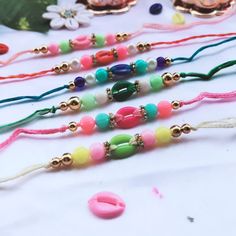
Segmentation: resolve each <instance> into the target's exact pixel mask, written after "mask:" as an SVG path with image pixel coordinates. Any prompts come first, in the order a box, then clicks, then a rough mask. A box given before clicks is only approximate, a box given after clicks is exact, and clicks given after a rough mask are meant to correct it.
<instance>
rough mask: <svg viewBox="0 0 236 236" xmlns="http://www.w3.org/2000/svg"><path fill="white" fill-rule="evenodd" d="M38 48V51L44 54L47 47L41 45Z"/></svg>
mask: <svg viewBox="0 0 236 236" xmlns="http://www.w3.org/2000/svg"><path fill="white" fill-rule="evenodd" d="M39 50H40V52H42V53H44V54H46V53H47V52H48V47H47V46H42V47H41V48H40V49H39Z"/></svg>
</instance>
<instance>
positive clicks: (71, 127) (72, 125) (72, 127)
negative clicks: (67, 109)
mask: <svg viewBox="0 0 236 236" xmlns="http://www.w3.org/2000/svg"><path fill="white" fill-rule="evenodd" d="M77 129H78V126H77V123H76V122H75V121H72V122H70V123H69V130H70V131H71V132H75V131H76V130H77Z"/></svg>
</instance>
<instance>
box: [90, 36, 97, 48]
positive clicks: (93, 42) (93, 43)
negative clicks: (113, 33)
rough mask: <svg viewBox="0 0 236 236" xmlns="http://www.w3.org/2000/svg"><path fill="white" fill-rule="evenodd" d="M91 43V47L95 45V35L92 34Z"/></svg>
mask: <svg viewBox="0 0 236 236" xmlns="http://www.w3.org/2000/svg"><path fill="white" fill-rule="evenodd" d="M91 42H92V45H93V46H94V45H96V35H95V34H92V35H91Z"/></svg>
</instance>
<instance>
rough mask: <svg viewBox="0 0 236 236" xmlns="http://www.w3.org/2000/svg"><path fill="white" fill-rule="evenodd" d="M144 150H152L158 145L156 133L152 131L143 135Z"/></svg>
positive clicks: (144, 132) (147, 131)
mask: <svg viewBox="0 0 236 236" xmlns="http://www.w3.org/2000/svg"><path fill="white" fill-rule="evenodd" d="M141 137H142V140H143V144H144V148H152V147H154V146H155V145H156V138H155V133H154V132H153V131H151V130H146V131H143V132H142V133H141Z"/></svg>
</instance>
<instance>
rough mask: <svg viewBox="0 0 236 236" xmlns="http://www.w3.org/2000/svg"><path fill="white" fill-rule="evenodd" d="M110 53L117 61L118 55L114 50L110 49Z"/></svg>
mask: <svg viewBox="0 0 236 236" xmlns="http://www.w3.org/2000/svg"><path fill="white" fill-rule="evenodd" d="M111 52H112V54H113V57H114V58H115V59H116V60H117V59H118V53H117V50H116V49H115V48H112V49H111Z"/></svg>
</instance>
